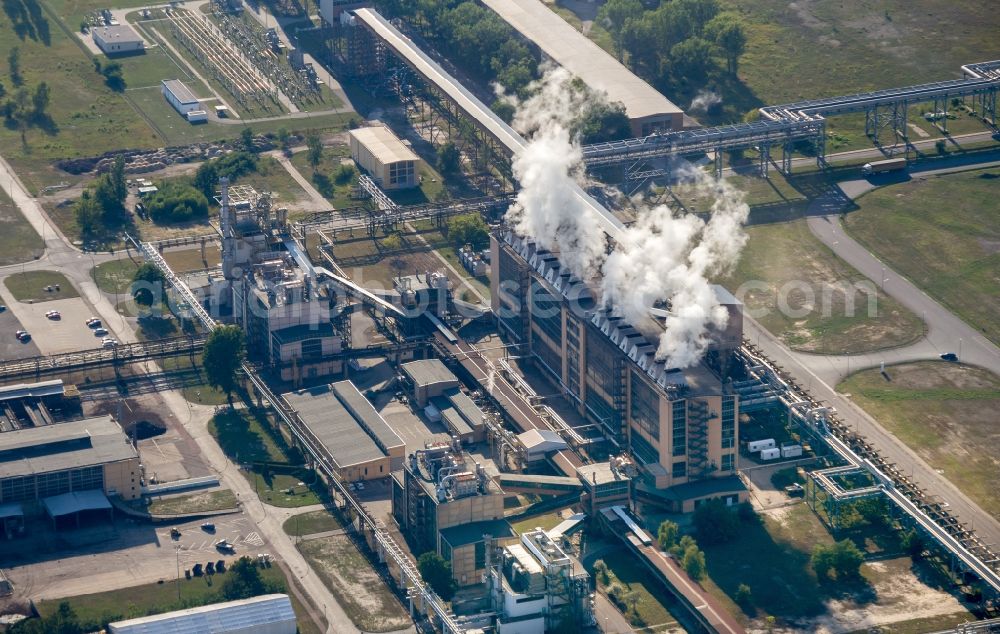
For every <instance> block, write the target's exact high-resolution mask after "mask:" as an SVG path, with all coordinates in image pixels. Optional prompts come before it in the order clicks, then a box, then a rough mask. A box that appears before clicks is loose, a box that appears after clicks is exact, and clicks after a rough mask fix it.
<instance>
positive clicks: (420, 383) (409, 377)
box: [399, 359, 459, 407]
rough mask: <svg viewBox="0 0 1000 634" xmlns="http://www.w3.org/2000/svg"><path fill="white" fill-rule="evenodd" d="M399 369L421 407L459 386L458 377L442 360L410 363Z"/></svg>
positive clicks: (424, 360)
mask: <svg viewBox="0 0 1000 634" xmlns="http://www.w3.org/2000/svg"><path fill="white" fill-rule="evenodd" d="M399 369H400V370H402V371H403V376H404V377H405V378H406V381H407V382H408V383H409V385H411V386H412V388H413V389H412V393H413V398H414V400H415V401H416V402H417V405H419V406H420V407H425V406H426V405H427V402H428V401H429V400H430V399H432V398H434V397H436V396H442V395H443V394H444V393H445V391H447V390H450V389H452V388H457V387H458V385H459V383H458V377H457V376H455V374H454V373H453V372H452V371H451V370H449V369H448V368H447V367H445V365H444V363H442V362H441V360H440V359H423V360H420V361H410V362H409V363H404V364H403V365H401V366H399Z"/></svg>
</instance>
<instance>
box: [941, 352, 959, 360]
mask: <svg viewBox="0 0 1000 634" xmlns="http://www.w3.org/2000/svg"><path fill="white" fill-rule="evenodd" d="M941 358H942V359H944V360H945V361H958V355H957V354H955V353H954V352H945V353H944V354H942V355H941Z"/></svg>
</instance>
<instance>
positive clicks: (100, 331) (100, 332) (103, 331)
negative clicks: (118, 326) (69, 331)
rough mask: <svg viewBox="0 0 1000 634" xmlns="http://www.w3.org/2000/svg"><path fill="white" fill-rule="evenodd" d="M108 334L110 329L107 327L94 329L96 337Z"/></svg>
mask: <svg viewBox="0 0 1000 634" xmlns="http://www.w3.org/2000/svg"><path fill="white" fill-rule="evenodd" d="M107 334H108V329H107V328H98V329H96V330H95V331H94V336H95V337H105V336H107Z"/></svg>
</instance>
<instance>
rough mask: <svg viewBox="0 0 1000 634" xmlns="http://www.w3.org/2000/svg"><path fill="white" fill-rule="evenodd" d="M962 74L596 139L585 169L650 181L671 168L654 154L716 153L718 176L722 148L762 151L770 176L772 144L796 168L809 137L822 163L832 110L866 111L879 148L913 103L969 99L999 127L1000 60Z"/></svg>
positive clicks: (901, 132) (902, 135)
mask: <svg viewBox="0 0 1000 634" xmlns="http://www.w3.org/2000/svg"><path fill="white" fill-rule="evenodd" d="M962 72H963V74H964V76H965V77H964V79H954V80H949V81H941V82H934V83H930V84H920V85H916V86H905V87H902V88H889V89H886V90H877V91H872V92H866V93H858V94H854V95H845V96H840V97H829V98H825V99H813V100H808V101H800V102H795V103H790V104H784V105H778V106H765V107H763V108H761V109H760V114H761V118H760V120H759V121H755V122H752V123H737V124H733V125H728V126H719V127H713V128H701V129H697V130H683V131H678V132H665V133H657V134H653V135H650V136H646V137H639V138H635V139H625V140H623V141H611V142H607V143H595V144H592V145H587V146H584V148H583V160H584V163H585V164H586V165H587V167H588V168H591V169H593V168H600V167H605V166H625V167H626V168H627V169H626V177H627V179H628V178H631V179H632V180H636V179H645V178H650V177H655V176H660V175H664V174H667V173H669V169H662V168H661V169H657V170H653V169H648V168H646V167H645V162H646V161H649V160H651V159H663V158H673V157H680V156H683V155H685V154H692V153H697V152H715V154H716V165H715V168H716V174H719V173H721V168H722V163H721V157H720V153H721V152H726V151H730V150H740V149H749V148H757V149H759V150H760V152H761V155H762V157H761V158H762V160H761V167H760V169H761V172H762V175H766V172H767V163H768V159H769V154H770V149H771V148H772V147H778V146H780V147H782V149H784V152H783V161H782V166H781V171H782V172H784V173H788V172H789V171H790V169H791V150H792V144H793V143H795V142H797V141H802V140H811V141H812V142H813V143H814V144H815V147H816V160H817V163H818V164H819V165H820V166H823V164H824V163H825V155H826V151H825V143H824V139H825V135H826V128H825V118H826V117H829V116H833V115H840V114H848V113H856V112H863V113H865V119H866V124H865V133H866V134H868V136H870V137H872V140H873V141H874V142H875V144H876V145H881V140H882V139H881V134H880V133H881V131H883V130H885V129H887V128H888V129H890V130H891V131H892V132H893V133H894V135H895V140H899V139H903V140H904V141H908V138H907V131H906V113H907V109H908V107H909V106H910V105H912V104H916V103H924V102H932V103H934V104H935V107H937V104H944V106H945V107H947V104H948V103H949V101H950V100H951V99H957V98H970V97H971V98H972V99H973V100H974V103H975V104H976V108H977V111H978V113H979V116H980V118H981V119H982V120H983V121H984V122H985V123H986V124H987V125H989V126H991V127H994V128H996V125H997V124H996V114H997V109H996V103H997V93H998V91H1000V60H998V61H991V62H982V63H978V64H968V65H966V66H963V67H962Z"/></svg>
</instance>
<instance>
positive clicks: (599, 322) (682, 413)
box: [491, 230, 747, 511]
mask: <svg viewBox="0 0 1000 634" xmlns="http://www.w3.org/2000/svg"><path fill="white" fill-rule="evenodd" d="M491 249H492V262H493V263H494V265H493V274H492V276H491V287H492V288H491V290H492V298H493V300H492V301H493V306H492V307H493V311H494V314H495V315H497V322H498V329H499V331H500V333H501V336H502V337H504V338H505V339H506V340H508V341H510V342H512V343H514V344H517V345H519V346H520V347H521V351H522V354H530V355H532V356H533V358H534V360H535V361H536V364H537V366H538V367H539V368H541V370H542V371H543V373H544V374H546V375H547V376H548V377H549V378H550V379H551V380H552V381H553V382H554V383H555V384H556V385H558V386H559V387H560V388H561V390H562V391H563V392H564V393H565V394H566V395H567V396H568V397H569V399H570V400H571V401H572V403H573V404H574V405H575V406H576V408H577V410H578V411H579V413H580V414H581V415H583V416H586V417H587V418H588V419H589V420H590V421H591V422H592V423H594V424H595V425H598V426H600V428H601V429H602V430H603V432H604V435H605V436H606V437H607V438H608V439H610V440H611V441H612V442H613V443H615V444H616V445H617V446H619V447H622V448H623V449H625V448H627V449H628V452H629V454H630V455H631V456H632V457H633V459H634V460H635V462H636V465H637V467H638V468H639V470H640V471H641V472H642V477H641V478H639V479H637V481H636V483H635V492H636V494H637V496H638V495H639V494H642V498H641V499H642V501H643V502H646V503H651V504H656V505H660V506H663V507H665V508H667V509H669V510H672V511H688V510H691V509H693V507H694V505H695V504H697V503H698V501H699V500H700V499H707V498H709V497H720V498H723V499H725V500H726V501H727V502H729V503H734V502H736V501H742V500H744V499H745V498H746V495H747V493H746V490H745V487H744V486H743V485H742V484H741V483H740V481H739V479H738V478H737V477H736V476H735V473H736V466H737V465H736V460H737V451H738V443H737V438H738V426H739V398H738V396H737V395H736V394H735V393H731V392H732V391H731V390H729V389H727V388H726V385H727V383H726V382H725V381H724V380H723V379H722V378H721V377H723V376H725V374H726V372H727V368H728V367H729V364H730V363H731V360H732V357H733V354H734V353H735V351H736V350H737V349H738V347H739V345H740V341H741V336H742V312H741V307H740V305H739V304H738V302H736V301H735V299H733V298H732V296H731V295H729V294H728V293H724V292H721V291H720V292H719V293H718V297H719V301H720V303H721V304H722V305H724V306H725V308H726V309H727V311H728V313H729V322H728V324H727V327H726V329H725V330H724V331H719V332H713V333H712V340H713V343H712V345H711V347H710V349H709V352H708V355H707V356H706V362H705V363H702V364H699V365H697V366H694V367H691V368H687V369H683V370H680V369H674V368H669V367H666V366H665V365H664V363H663V362H661V361H657V360H656V358H655V352H656V347H657V346H656V338H655V332H656V331H657V329H658V330H659V331H660V332H662V328H663V325H662V323H661V322H659V321H658V319H662V317H663V316H665V315H666V312H665V309H663V310H659V311H656V313H659V316H658V315H657V314H656V313H654V314H652V315H651V316H650V319H649V320H648V321H649V322H650V323H648V324H645V325H644V331H642V332H641V331H640V330H639V329H637V328H636V327H634V326H633V325H631V324H628V323H625V321H624V320H622V319H620V318H618V317H616V316H614V315H613V314H611V313H609V312H608V311H607V310H603V309H601V308H599V306H600V302H599V301H598V300H599V298H598V296H597V295H596V293H597V291H596V289H595V288H593V287H592V286H590V285H588V284H586V283H584V282H582V281H580V280H578V279H575V278H573V277H572V276H571V275H570V274H569V272H568V271H565V270H563V269H562V268H561V266H560V263H559V259H558V255H557V254H555V253H550V252H546V251H543V250H540V249H538V248H537V247H536V245H535V244H534V243H533V242H531V241H529V240H526V239H523V238H521V237H519V236H517V235H515V234H514V233H513V232H511V231H506V230H505V231H501V232H498V233H497V234H495V235H494V236H493V238H492V243H491ZM703 480H712V485H713V486H711V487H707V489H706V487H705V486H703V485H699V486H692V487H688V488H686V489H679V490H678V489H673V490H672V494H671V495H666V494H664V491H665V490H669V489H672V488H673V487H677V486H678V485H687V484H693V483H696V482H700V481H703ZM680 494H682V495H680Z"/></svg>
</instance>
